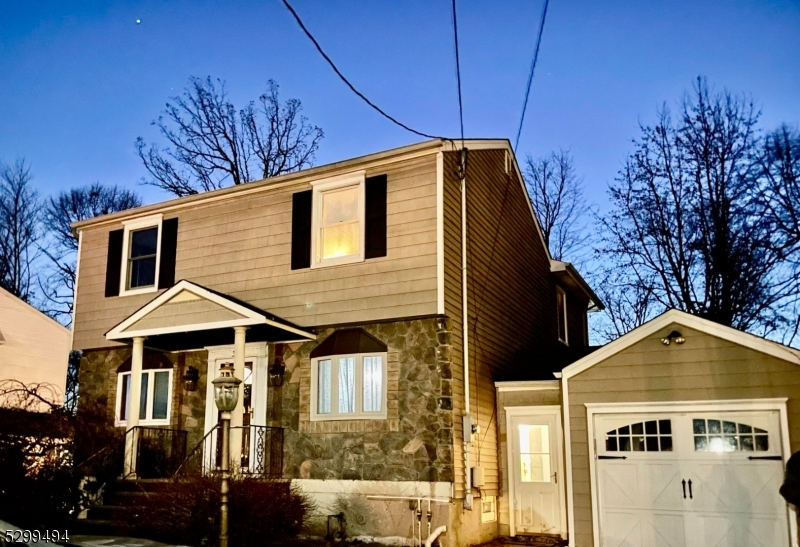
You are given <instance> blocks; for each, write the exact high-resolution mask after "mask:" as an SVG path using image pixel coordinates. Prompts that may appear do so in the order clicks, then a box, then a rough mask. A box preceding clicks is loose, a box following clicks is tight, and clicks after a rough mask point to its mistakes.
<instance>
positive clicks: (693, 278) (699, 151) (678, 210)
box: [600, 78, 798, 335]
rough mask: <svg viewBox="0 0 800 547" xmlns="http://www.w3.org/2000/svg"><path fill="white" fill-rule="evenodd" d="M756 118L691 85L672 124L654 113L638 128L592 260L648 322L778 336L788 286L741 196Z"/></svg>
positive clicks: (751, 179) (791, 297) (789, 278)
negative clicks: (664, 319) (611, 270)
mask: <svg viewBox="0 0 800 547" xmlns="http://www.w3.org/2000/svg"><path fill="white" fill-rule="evenodd" d="M759 115H760V114H759V112H758V111H757V109H756V108H755V106H754V104H753V102H752V100H749V99H747V98H745V97H741V96H735V95H733V94H731V93H730V92H727V91H726V92H722V93H712V92H711V91H710V90H709V88H708V85H707V84H706V82H705V80H703V79H701V78H698V81H697V84H696V85H695V87H694V89H693V92H692V93H691V94H687V95H686V96H685V97H684V99H683V101H682V103H681V105H680V112H679V115H678V116H677V120H673V116H672V115H671V113H670V111H669V110H668V109H667V108H666V107H664V108H663V109H662V111H661V113H660V117H659V121H658V124H657V125H655V126H654V127H642V128H641V130H642V135H641V137H640V139H639V140H638V141H636V142H635V151H634V152H633V154H632V155H631V156H630V157H629V158H628V160H627V162H626V164H625V167H624V168H623V170H622V171H621V172H620V174H619V176H618V177H617V179H616V181H615V183H613V184H611V186H610V192H609V193H610V197H611V201H612V204H613V210H612V211H611V212H610V213H609V214H607V215H606V216H604V217H603V218H602V227H603V230H604V234H603V238H604V245H603V248H602V249H601V255H600V256H601V258H603V259H605V260H607V261H610V267H615V268H618V270H619V271H621V272H626V275H627V281H626V282H625V283H623V284H621V286H623V287H627V290H630V289H631V288H633V290H635V291H638V294H639V296H638V297H637V298H648V299H649V300H650V301H651V302H652V303H653V304H654V305H653V306H652V307H651V309H650V310H649V313H651V314H652V313H658V312H660V311H662V310H664V309H666V308H678V309H682V310H684V311H687V312H689V313H692V314H694V315H698V316H700V317H704V318H707V319H710V320H712V321H716V322H718V323H722V324H724V325H729V326H733V327H735V328H738V329H741V330H756V331H758V332H759V333H761V334H764V335H774V334H775V333H776V332H778V331H780V330H781V329H785V328H787V326H788V324H789V322H790V319H789V317H788V316H787V313H786V312H787V310H789V309H791V308H792V306H793V305H794V303H796V302H797V299H798V292H797V288H798V285H797V281H796V279H795V277H794V276H793V275H791V272H790V271H789V269H788V268H787V263H786V254H785V249H784V248H782V247H781V245H780V243H781V242H780V240H779V238H778V237H777V236H776V234H775V230H774V229H773V224H772V222H771V221H770V219H769V218H768V216H767V215H766V214H765V211H764V207H763V205H762V203H761V200H759V199H757V198H756V197H755V196H754V193H753V192H751V191H750V190H751V189H752V188H754V187H758V186H759V185H760V181H759V179H758V178H757V176H756V175H757V173H758V171H757V170H756V169H754V168H753V165H754V162H755V161H756V158H757V157H758V154H759V147H760V139H759V137H758V133H757V127H756V126H757V123H758V119H759ZM624 292H625V291H622V293H619V292H618V293H617V296H618V297H619V296H626V295H625V294H624ZM634 294H635V293H634ZM612 300H613V299H609V301H612ZM612 305H613V304H612ZM622 305H623V306H624V301H623V303H622ZM633 316H634V317H636V318H637V320H636V322H640V321H643V320H646V319H649V317H639V316H637V315H636V314H633ZM631 326H635V325H631Z"/></svg>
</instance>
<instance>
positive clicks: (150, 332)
mask: <svg viewBox="0 0 800 547" xmlns="http://www.w3.org/2000/svg"><path fill="white" fill-rule="evenodd" d="M233 327H248V331H247V340H248V342H288V341H297V340H302V341H305V340H316V338H317V336H316V334H314V333H313V332H311V331H310V330H309V329H305V328H303V327H300V326H298V325H295V324H294V323H291V322H289V321H286V320H285V319H282V318H280V317H278V316H276V315H273V314H271V313H269V312H267V311H264V310H261V309H259V308H257V307H255V306H252V305H251V304H248V303H246V302H243V301H241V300H238V299H237V298H234V297H232V296H229V295H226V294H222V293H220V292H217V291H214V290H211V289H208V288H206V287H203V286H201V285H198V284H196V283H192V282H191V281H186V280H185V279H184V280H182V281H179V282H178V283H177V284H175V285H174V286H173V287H172V288H171V289H169V290H167V291H165V292H163V293H161V294H160V295H158V296H156V297H155V298H154V299H153V300H151V301H150V302H148V303H147V304H145V305H144V306H142V307H141V308H139V309H138V310H137V311H136V312H134V313H133V314H131V315H130V316H128V317H127V318H126V319H124V320H123V321H122V322H120V323H119V324H117V325H116V326H115V327H114V328H112V329H111V330H109V331H108V332H107V333H106V335H105V336H106V339H107V340H114V341H120V342H127V341H130V340H132V339H133V338H135V337H145V338H147V341H146V345H147V346H148V347H151V348H155V349H159V350H163V351H182V350H190V349H199V348H203V347H206V346H218V345H226V344H233V341H234V340H233V338H234V330H233Z"/></svg>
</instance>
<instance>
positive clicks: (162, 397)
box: [116, 369, 172, 425]
mask: <svg viewBox="0 0 800 547" xmlns="http://www.w3.org/2000/svg"><path fill="white" fill-rule="evenodd" d="M171 393H172V370H170V369H167V370H163V369H153V370H143V371H142V383H141V390H140V396H139V424H141V425H169V412H170V407H171ZM130 406H131V373H130V372H122V373H119V374H118V375H117V413H116V414H117V425H126V424H127V422H128V416H129V415H130V411H131V408H130Z"/></svg>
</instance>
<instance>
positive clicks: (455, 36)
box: [452, 0, 464, 148]
mask: <svg viewBox="0 0 800 547" xmlns="http://www.w3.org/2000/svg"><path fill="white" fill-rule="evenodd" d="M452 4H453V39H454V40H455V44H456V80H457V81H458V120H459V122H460V123H461V147H462V148H463V147H464V105H463V103H462V102H461V63H460V62H459V58H458V19H456V0H453V2H452Z"/></svg>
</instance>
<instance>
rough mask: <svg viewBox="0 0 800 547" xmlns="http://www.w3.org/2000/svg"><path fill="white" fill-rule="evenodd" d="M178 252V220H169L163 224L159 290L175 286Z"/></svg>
mask: <svg viewBox="0 0 800 547" xmlns="http://www.w3.org/2000/svg"><path fill="white" fill-rule="evenodd" d="M177 250H178V219H177V218H168V219H167V220H165V221H163V222H162V223H161V258H160V260H159V264H158V288H159V289H169V288H170V287H172V286H173V285H174V284H175V253H176V251H177Z"/></svg>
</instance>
